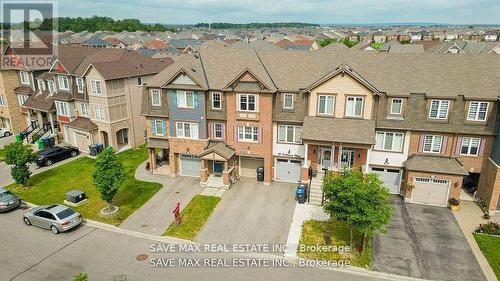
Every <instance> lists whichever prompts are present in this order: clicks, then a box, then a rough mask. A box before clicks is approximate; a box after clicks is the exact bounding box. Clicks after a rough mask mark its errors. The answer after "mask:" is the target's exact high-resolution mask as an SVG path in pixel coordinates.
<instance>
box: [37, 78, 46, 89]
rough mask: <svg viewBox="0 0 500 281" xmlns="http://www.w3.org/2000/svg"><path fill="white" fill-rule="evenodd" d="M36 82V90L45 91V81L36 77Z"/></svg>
mask: <svg viewBox="0 0 500 281" xmlns="http://www.w3.org/2000/svg"><path fill="white" fill-rule="evenodd" d="M37 84H38V91H40V92H41V91H45V82H44V81H43V80H38V79H37Z"/></svg>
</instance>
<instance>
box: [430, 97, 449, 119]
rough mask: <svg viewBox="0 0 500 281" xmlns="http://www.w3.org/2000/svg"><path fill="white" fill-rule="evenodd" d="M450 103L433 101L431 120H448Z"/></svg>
mask: <svg viewBox="0 0 500 281" xmlns="http://www.w3.org/2000/svg"><path fill="white" fill-rule="evenodd" d="M449 107H450V101H447V100H432V101H431V109H430V110H429V118H432V119H446V118H448V108H449Z"/></svg>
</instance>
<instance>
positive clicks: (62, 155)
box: [36, 146, 80, 167]
mask: <svg viewBox="0 0 500 281" xmlns="http://www.w3.org/2000/svg"><path fill="white" fill-rule="evenodd" d="M78 154H80V151H79V150H78V148H77V147H74V146H54V147H48V148H45V149H43V150H40V151H38V159H37V160H36V164H37V165H38V166H40V167H43V166H50V165H52V164H54V163H56V162H59V161H62V160H64V159H66V158H70V157H76V156H77V155H78Z"/></svg>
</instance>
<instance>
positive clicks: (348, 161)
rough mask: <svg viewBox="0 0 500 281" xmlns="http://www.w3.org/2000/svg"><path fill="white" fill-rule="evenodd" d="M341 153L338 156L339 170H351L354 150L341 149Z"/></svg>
mask: <svg viewBox="0 0 500 281" xmlns="http://www.w3.org/2000/svg"><path fill="white" fill-rule="evenodd" d="M341 150H342V153H341V154H340V168H341V169H352V166H353V165H354V148H351V147H342V148H341Z"/></svg>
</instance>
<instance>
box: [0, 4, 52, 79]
mask: <svg viewBox="0 0 500 281" xmlns="http://www.w3.org/2000/svg"><path fill="white" fill-rule="evenodd" d="M0 7H1V12H0V15H1V24H2V31H3V33H2V34H1V39H2V43H3V44H4V45H3V46H4V47H3V48H2V54H1V64H2V65H1V67H2V68H3V69H13V68H14V69H20V68H27V69H30V70H37V69H47V68H50V66H51V65H52V63H53V62H54V59H55V57H56V56H57V32H56V31H54V30H57V26H56V24H57V21H56V20H55V19H56V18H57V12H56V2H51V1H36V2H35V1H1V6H0ZM5 46H8V47H7V48H5Z"/></svg>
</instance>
